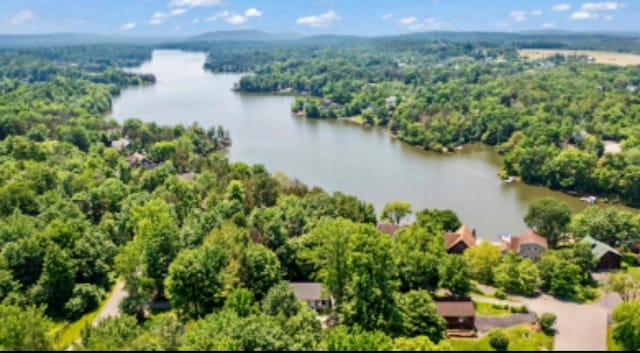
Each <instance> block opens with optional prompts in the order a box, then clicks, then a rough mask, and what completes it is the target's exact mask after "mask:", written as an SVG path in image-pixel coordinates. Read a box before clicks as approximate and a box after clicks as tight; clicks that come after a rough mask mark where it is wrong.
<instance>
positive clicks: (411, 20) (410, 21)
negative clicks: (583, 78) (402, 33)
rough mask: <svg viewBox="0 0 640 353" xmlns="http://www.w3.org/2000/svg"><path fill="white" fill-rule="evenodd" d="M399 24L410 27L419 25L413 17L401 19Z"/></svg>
mask: <svg viewBox="0 0 640 353" xmlns="http://www.w3.org/2000/svg"><path fill="white" fill-rule="evenodd" d="M398 23H399V24H401V25H403V26H410V25H413V24H416V23H418V19H417V18H415V17H413V16H411V17H405V18H401V19H399V20H398Z"/></svg>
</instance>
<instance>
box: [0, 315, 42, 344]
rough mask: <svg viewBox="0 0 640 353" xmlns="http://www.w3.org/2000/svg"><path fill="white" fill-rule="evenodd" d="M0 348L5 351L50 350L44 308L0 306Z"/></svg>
mask: <svg viewBox="0 0 640 353" xmlns="http://www.w3.org/2000/svg"><path fill="white" fill-rule="evenodd" d="M0 322H2V325H0V347H2V349H6V350H14V351H25V350H37V351H41V350H50V349H52V344H51V341H50V338H49V329H50V326H51V322H50V321H49V319H48V318H47V317H46V316H45V315H44V308H35V307H27V308H20V307H17V306H13V305H0Z"/></svg>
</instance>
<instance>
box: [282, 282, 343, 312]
mask: <svg viewBox="0 0 640 353" xmlns="http://www.w3.org/2000/svg"><path fill="white" fill-rule="evenodd" d="M290 286H291V289H293V293H295V295H296V298H298V300H304V301H305V302H307V304H309V307H311V309H313V310H316V311H319V310H323V309H332V308H333V306H334V300H333V298H332V297H331V296H329V295H326V294H325V293H324V292H323V291H322V284H321V283H316V282H291V283H290Z"/></svg>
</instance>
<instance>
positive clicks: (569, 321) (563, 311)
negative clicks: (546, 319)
mask: <svg viewBox="0 0 640 353" xmlns="http://www.w3.org/2000/svg"><path fill="white" fill-rule="evenodd" d="M616 296H617V295H615V294H608V295H603V297H602V298H601V299H600V300H599V301H598V302H596V303H591V304H577V303H572V302H564V301H561V300H558V299H555V298H553V297H551V296H548V295H546V294H543V295H541V296H540V297H538V298H520V299H519V301H520V302H522V303H524V304H526V305H527V306H528V307H529V310H531V311H532V312H536V313H538V315H541V314H542V313H544V312H551V313H554V314H556V316H557V317H558V319H557V321H556V325H555V328H556V336H555V345H554V350H556V351H606V350H607V316H608V314H609V313H610V312H611V310H612V308H613V307H614V306H615V303H617V302H619V298H616Z"/></svg>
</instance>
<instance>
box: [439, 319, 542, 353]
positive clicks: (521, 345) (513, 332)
mask: <svg viewBox="0 0 640 353" xmlns="http://www.w3.org/2000/svg"><path fill="white" fill-rule="evenodd" d="M502 332H504V333H505V334H506V335H507V337H509V350H510V351H538V350H540V348H541V347H543V348H545V349H547V350H551V349H552V348H553V336H547V335H545V334H544V333H542V332H535V331H533V330H532V329H531V326H530V325H529V324H522V325H517V326H513V327H509V328H506V329H504V330H502ZM449 342H450V343H451V346H452V347H453V349H454V350H457V351H487V350H488V351H491V350H493V349H492V348H491V345H489V336H488V335H487V334H485V335H483V336H482V337H480V338H479V339H474V338H452V339H450V340H449Z"/></svg>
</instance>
